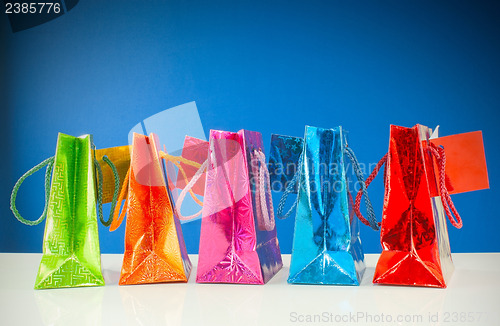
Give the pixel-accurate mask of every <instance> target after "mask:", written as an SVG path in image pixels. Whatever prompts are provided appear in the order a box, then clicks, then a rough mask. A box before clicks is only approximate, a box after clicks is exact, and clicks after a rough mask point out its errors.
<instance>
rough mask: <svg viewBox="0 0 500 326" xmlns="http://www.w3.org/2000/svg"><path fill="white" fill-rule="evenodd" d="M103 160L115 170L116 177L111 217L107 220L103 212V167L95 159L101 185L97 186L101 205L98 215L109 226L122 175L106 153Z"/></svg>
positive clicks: (98, 200)
mask: <svg viewBox="0 0 500 326" xmlns="http://www.w3.org/2000/svg"><path fill="white" fill-rule="evenodd" d="M102 160H103V161H104V162H106V164H108V165H109V167H110V168H111V171H113V178H114V183H115V186H114V192H113V200H112V201H111V210H110V213H109V218H108V220H107V221H105V220H104V218H103V214H102V184H103V175H102V169H101V165H100V164H99V162H98V161H97V160H96V159H94V166H95V168H96V170H97V177H98V178H99V187H98V188H97V205H98V207H99V210H98V215H99V220H100V221H101V223H102V224H103V225H104V226H106V227H107V226H110V225H111V222H112V221H113V215H114V214H113V212H114V210H115V206H116V200H117V197H118V191H119V190H120V176H119V175H118V171H117V170H116V167H115V165H114V164H113V162H111V160H110V159H109V158H108V157H107V156H106V155H104V156H103V157H102Z"/></svg>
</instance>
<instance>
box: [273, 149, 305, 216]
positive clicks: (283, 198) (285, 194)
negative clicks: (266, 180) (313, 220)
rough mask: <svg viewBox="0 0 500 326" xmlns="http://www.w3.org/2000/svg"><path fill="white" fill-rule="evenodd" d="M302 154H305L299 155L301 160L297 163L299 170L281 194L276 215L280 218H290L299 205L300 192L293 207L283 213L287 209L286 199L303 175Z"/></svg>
mask: <svg viewBox="0 0 500 326" xmlns="http://www.w3.org/2000/svg"><path fill="white" fill-rule="evenodd" d="M302 155H303V154H300V156H299V162H298V164H297V168H298V170H297V171H296V172H295V174H294V175H293V178H292V180H290V182H289V183H288V185H287V186H286V189H285V191H284V192H283V195H281V198H280V201H279V203H278V211H277V212H276V215H277V216H278V218H279V219H280V220H284V219H286V218H288V217H289V216H290V215H291V214H292V212H293V210H294V209H295V207H297V203H298V201H299V195H298V194H297V198H296V199H295V201H294V202H293V205H292V207H290V209H289V210H288V211H287V212H286V213H285V214H284V215H283V210H284V209H285V203H286V200H287V198H288V195H290V193H292V192H293V190H294V189H295V185H296V184H297V183H298V182H299V181H300V177H301V175H302V172H301V169H302V160H303V158H302Z"/></svg>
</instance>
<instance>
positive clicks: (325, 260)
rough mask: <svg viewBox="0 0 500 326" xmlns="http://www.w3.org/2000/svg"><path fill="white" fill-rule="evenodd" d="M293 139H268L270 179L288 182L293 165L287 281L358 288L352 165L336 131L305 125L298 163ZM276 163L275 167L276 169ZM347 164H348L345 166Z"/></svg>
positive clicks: (360, 273) (360, 271) (361, 269)
mask: <svg viewBox="0 0 500 326" xmlns="http://www.w3.org/2000/svg"><path fill="white" fill-rule="evenodd" d="M298 139H300V138H295V137H287V136H279V135H273V137H272V144H271V146H272V150H271V152H272V156H271V158H270V161H271V166H272V168H271V180H272V181H273V183H275V182H276V183H278V182H280V180H281V181H283V180H285V181H289V180H290V171H292V170H293V169H290V166H291V165H290V164H291V163H293V164H296V165H299V166H298V169H297V170H298V172H299V173H300V178H299V180H298V198H297V209H296V216H295V229H294V236H293V248H292V260H291V265H290V273H289V277H288V282H289V283H303V284H336V285H359V282H360V280H361V278H362V276H363V273H364V271H365V264H364V255H363V249H362V246H361V241H360V238H359V221H358V219H357V218H356V217H355V215H354V212H353V202H352V196H351V194H350V192H351V191H353V189H350V187H352V186H353V184H352V183H350V182H349V181H353V182H354V181H355V180H356V179H355V178H354V176H353V175H351V174H352V172H351V171H352V167H351V168H350V169H349V168H348V165H347V163H348V162H349V161H348V159H347V157H346V155H344V148H345V146H346V145H347V144H346V137H345V134H344V131H343V129H342V127H337V128H333V129H323V128H316V127H310V126H307V127H306V131H305V137H304V140H303V146H302V151H301V155H302V160H298V158H297V153H296V152H297V149H296V147H297V145H298V143H299V141H298ZM280 165H282V166H283V168H282V169H281V168H280V167H279V166H280ZM349 166H350V165H349Z"/></svg>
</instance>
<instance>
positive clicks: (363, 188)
mask: <svg viewBox="0 0 500 326" xmlns="http://www.w3.org/2000/svg"><path fill="white" fill-rule="evenodd" d="M344 154H345V155H346V156H347V157H348V158H349V160H350V161H351V163H352V167H353V169H354V173H355V174H356V178H357V179H358V182H359V184H360V186H361V192H362V193H363V195H364V196H365V205H366V213H367V215H368V222H369V223H370V227H371V228H372V229H373V230H375V231H378V230H379V229H380V227H379V226H378V222H377V218H376V216H375V211H374V210H373V206H372V202H371V201H370V198H369V197H368V191H367V190H366V184H365V176H364V175H363V171H361V168H360V167H359V162H358V160H357V159H356V155H354V151H353V150H352V149H351V148H349V147H348V146H345V147H344Z"/></svg>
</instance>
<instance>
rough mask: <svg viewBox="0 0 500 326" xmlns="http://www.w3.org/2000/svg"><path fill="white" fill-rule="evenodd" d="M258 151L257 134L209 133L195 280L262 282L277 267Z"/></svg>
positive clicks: (260, 151) (278, 258) (266, 185)
mask: <svg viewBox="0 0 500 326" xmlns="http://www.w3.org/2000/svg"><path fill="white" fill-rule="evenodd" d="M263 152H264V148H263V144H262V136H261V134H260V133H257V132H251V131H247V130H241V131H239V132H238V133H233V132H225V131H217V130H212V131H211V132H210V141H209V152H208V154H209V155H208V169H207V179H206V185H205V197H204V202H203V217H202V222H201V236H200V248H199V260H198V270H197V277H196V282H198V283H244V284H264V283H266V282H267V281H269V280H270V279H271V278H272V277H273V276H274V275H275V274H276V273H277V272H278V271H279V270H280V269H281V267H282V265H283V264H282V261H281V253H280V249H279V244H278V239H277V236H276V227H275V224H274V215H273V208H272V198H271V196H270V189H269V179H268V177H269V175H268V174H267V178H266V173H265V171H267V166H266V164H265V161H264V160H265V157H264V160H262V158H263ZM257 157H260V158H261V160H260V161H259V160H257ZM263 182H264V183H263Z"/></svg>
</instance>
